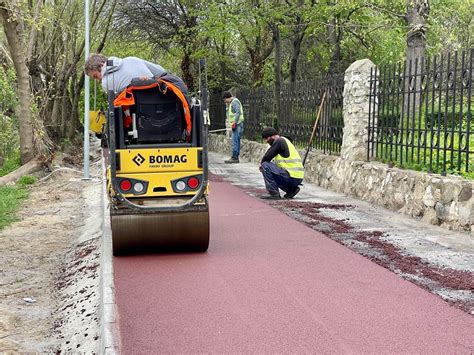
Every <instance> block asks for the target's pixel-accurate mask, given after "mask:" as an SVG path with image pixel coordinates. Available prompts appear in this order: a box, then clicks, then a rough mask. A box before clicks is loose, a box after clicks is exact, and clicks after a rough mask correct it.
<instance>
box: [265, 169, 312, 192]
mask: <svg viewBox="0 0 474 355" xmlns="http://www.w3.org/2000/svg"><path fill="white" fill-rule="evenodd" d="M262 174H263V180H265V187H266V188H267V191H268V193H269V194H270V195H277V194H278V195H279V194H280V191H279V190H278V189H280V190H283V191H285V192H286V193H291V192H293V191H295V190H296V188H297V187H298V185H300V184H301V183H302V182H303V179H295V178H292V177H291V176H290V174H288V171H286V170H285V169H282V168H279V167H278V166H276V165H275V163H272V162H263V163H262Z"/></svg>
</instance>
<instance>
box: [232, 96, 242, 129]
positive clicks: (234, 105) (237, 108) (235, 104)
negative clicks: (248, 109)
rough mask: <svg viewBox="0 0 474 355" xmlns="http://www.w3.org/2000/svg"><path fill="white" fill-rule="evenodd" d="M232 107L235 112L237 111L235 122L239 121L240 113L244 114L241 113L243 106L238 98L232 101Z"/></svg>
mask: <svg viewBox="0 0 474 355" xmlns="http://www.w3.org/2000/svg"><path fill="white" fill-rule="evenodd" d="M230 109H231V110H232V112H233V113H235V121H234V122H235V123H238V122H239V120H240V115H241V114H242V113H241V112H242V111H241V110H242V108H241V106H240V103H239V101H237V100H234V101H232V103H231V107H230ZM234 122H231V123H234Z"/></svg>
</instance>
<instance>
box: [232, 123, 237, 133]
mask: <svg viewBox="0 0 474 355" xmlns="http://www.w3.org/2000/svg"><path fill="white" fill-rule="evenodd" d="M236 129H237V123H235V122H234V123H232V130H233V131H235V130H236Z"/></svg>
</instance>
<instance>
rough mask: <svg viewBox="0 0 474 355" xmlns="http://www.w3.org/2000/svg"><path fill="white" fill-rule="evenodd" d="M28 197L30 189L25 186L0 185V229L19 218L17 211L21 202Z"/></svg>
mask: <svg viewBox="0 0 474 355" xmlns="http://www.w3.org/2000/svg"><path fill="white" fill-rule="evenodd" d="M27 197H28V190H27V189H25V188H24V187H21V186H20V187H17V186H12V187H10V186H2V187H0V229H3V228H5V227H6V226H8V225H9V224H11V223H12V222H14V221H16V220H17V217H16V215H15V213H16V212H17V211H18V209H19V208H20V205H21V202H22V201H23V200H24V199H26V198H27Z"/></svg>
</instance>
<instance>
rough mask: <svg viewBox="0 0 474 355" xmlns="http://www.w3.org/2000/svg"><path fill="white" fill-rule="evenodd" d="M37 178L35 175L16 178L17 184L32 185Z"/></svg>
mask: <svg viewBox="0 0 474 355" xmlns="http://www.w3.org/2000/svg"><path fill="white" fill-rule="evenodd" d="M36 181H38V179H37V178H36V177H35V176H31V175H25V176H22V177H21V178H19V179H18V184H19V185H21V186H27V185H33V184H34V183H35V182H36Z"/></svg>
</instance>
